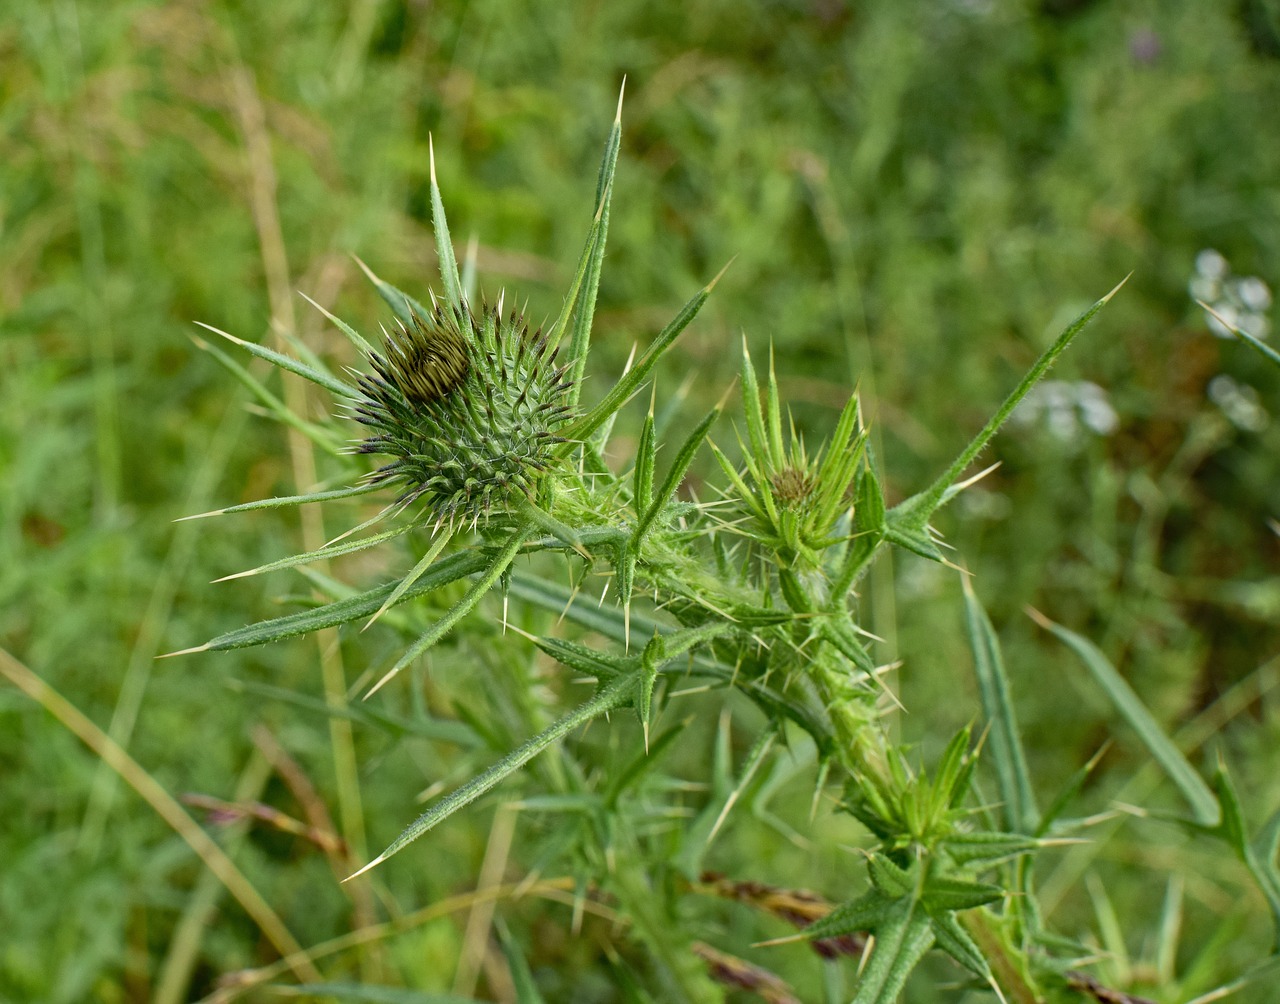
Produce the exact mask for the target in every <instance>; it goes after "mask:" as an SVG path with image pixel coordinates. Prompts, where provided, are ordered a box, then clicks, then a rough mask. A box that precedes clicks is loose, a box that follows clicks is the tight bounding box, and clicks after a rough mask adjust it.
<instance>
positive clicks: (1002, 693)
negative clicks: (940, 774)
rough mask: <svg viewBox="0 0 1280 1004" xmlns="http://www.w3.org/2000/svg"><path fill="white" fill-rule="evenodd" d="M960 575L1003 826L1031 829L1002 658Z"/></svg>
mask: <svg viewBox="0 0 1280 1004" xmlns="http://www.w3.org/2000/svg"><path fill="white" fill-rule="evenodd" d="M961 578H962V580H963V582H962V584H963V586H964V609H965V622H966V624H967V626H968V628H969V645H970V647H971V648H972V650H973V670H974V675H975V676H977V678H978V692H979V694H980V695H981V697H982V708H983V711H985V712H986V715H987V721H989V722H990V723H991V735H990V739H989V742H990V746H991V759H992V761H993V762H994V763H995V767H996V782H997V784H998V785H999V788H1000V801H1001V803H1002V805H1001V814H1002V815H1003V817H1004V826H1005V828H1006V829H1009V830H1012V831H1014V832H1017V833H1032V832H1034V830H1035V828H1036V826H1037V825H1038V819H1037V816H1038V815H1039V812H1038V810H1037V809H1036V798H1035V791H1034V789H1032V787H1031V775H1030V772H1029V771H1028V770H1027V759H1026V755H1025V753H1024V751H1023V748H1022V733H1021V732H1020V730H1019V729H1018V719H1017V715H1016V713H1015V712H1014V707H1013V697H1012V695H1011V694H1010V692H1009V678H1008V676H1007V675H1006V674H1005V670H1004V659H1003V657H1002V656H1001V654H1000V639H998V638H997V637H996V633H995V629H994V628H993V627H992V626H991V619H990V618H989V617H988V616H987V612H986V610H984V609H983V607H982V603H981V602H980V601H979V600H978V597H977V596H976V595H975V594H974V591H973V585H972V583H971V582H970V581H969V577H968V576H967V575H965V576H962V577H961Z"/></svg>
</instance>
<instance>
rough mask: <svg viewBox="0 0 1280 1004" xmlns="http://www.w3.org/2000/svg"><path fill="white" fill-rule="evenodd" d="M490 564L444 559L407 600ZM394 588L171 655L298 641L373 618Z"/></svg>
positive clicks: (477, 555) (475, 555)
mask: <svg viewBox="0 0 1280 1004" xmlns="http://www.w3.org/2000/svg"><path fill="white" fill-rule="evenodd" d="M487 563H488V559H487V558H486V556H485V554H484V552H482V551H480V550H479V549H474V550H469V551H460V552H458V553H457V554H451V555H449V556H448V557H447V558H442V559H440V561H438V562H436V564H435V566H434V567H433V568H432V569H430V570H429V571H428V572H427V574H425V575H424V576H423V577H422V578H421V579H419V580H418V581H417V582H416V583H414V585H413V587H412V588H411V589H408V590H406V591H405V595H404V599H406V600H407V599H411V598H413V597H415V596H421V595H422V594H423V593H428V592H430V591H431V590H433V589H439V588H440V587H441V586H446V585H448V584H449V583H450V582H456V581H457V580H458V579H461V578H465V577H466V576H468V575H474V574H475V573H476V572H478V571H480V570H481V569H483V568H484V567H485V565H486V564H487ZM394 588H395V586H394V585H393V584H391V583H388V584H387V585H384V586H375V587H374V588H373V589H367V590H365V591H364V592H360V593H356V594H355V595H353V596H349V597H346V598H344V599H340V600H335V601H334V602H332V603H326V604H324V605H323V606H320V607H316V608H314V609H311V610H301V611H299V612H297V613H293V614H286V615H285V616H283V617H276V618H273V619H272V620H268V621H261V622H259V623H257V624H250V625H249V626H248V627H242V628H237V629H236V630H234V631H228V632H226V633H225V634H220V635H218V637H216V638H214V639H212V640H211V641H208V642H206V643H205V644H203V645H200V646H198V647H197V648H191V649H186V650H184V651H182V652H171V653H169V654H170V655H186V654H189V653H192V652H221V651H225V650H227V649H232V648H249V647H251V646H254V645H265V644H267V643H268V642H273V641H281V640H283V639H285V638H294V637H296V636H298V635H301V634H307V633H309V632H311V631H319V630H320V629H321V628H329V627H337V626H338V625H340V624H348V623H350V622H351V621H354V620H359V619H360V618H363V617H368V616H369V615H370V614H372V613H373V612H374V611H375V610H377V609H378V607H379V606H380V605H381V604H382V601H383V600H384V599H386V598H387V596H388V595H390V593H391V591H392V590H393V589H394Z"/></svg>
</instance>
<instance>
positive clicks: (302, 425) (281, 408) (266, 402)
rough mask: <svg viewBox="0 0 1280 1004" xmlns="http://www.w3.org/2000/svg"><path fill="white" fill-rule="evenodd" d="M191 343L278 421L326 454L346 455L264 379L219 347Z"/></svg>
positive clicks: (204, 343) (194, 339)
mask: <svg viewBox="0 0 1280 1004" xmlns="http://www.w3.org/2000/svg"><path fill="white" fill-rule="evenodd" d="M192 341H194V342H195V343H196V345H197V346H198V347H199V348H201V349H203V350H204V351H205V352H208V353H209V355H211V356H213V358H214V359H216V360H217V361H218V362H219V363H220V364H221V365H222V367H223V368H224V369H225V370H226V371H227V372H228V373H230V374H231V375H232V376H233V377H235V378H236V379H237V380H239V381H240V382H241V383H242V384H244V386H245V387H247V388H248V389H249V391H250V393H252V394H253V396H254V397H256V398H257V399H258V400H259V401H261V402H262V404H263V406H264V407H265V408H266V409H267V411H269V412H270V413H271V414H272V415H273V416H274V417H275V418H276V420H277V421H279V422H282V423H283V424H285V425H288V426H290V427H292V428H294V429H297V430H298V431H299V432H301V433H302V434H303V435H304V436H306V437H307V438H308V439H310V440H311V441H312V442H313V443H315V444H316V445H317V446H319V447H320V448H321V449H322V450H324V451H325V452H326V453H329V454H332V455H334V456H338V455H340V454H341V453H342V452H343V451H342V449H341V448H340V447H339V445H338V443H337V442H336V440H335V439H334V437H333V436H331V435H330V434H329V433H328V432H327V431H326V430H324V429H322V428H321V427H320V426H318V425H315V424H313V423H311V422H308V421H306V419H304V418H302V417H301V416H300V415H297V414H296V413H294V412H293V411H291V410H290V409H289V407H288V406H287V405H286V404H285V403H284V402H283V401H281V400H280V398H278V397H277V396H276V395H275V394H273V393H271V391H269V390H268V389H267V387H266V385H265V384H264V383H263V382H262V381H261V380H259V379H258V378H257V377H255V376H254V375H253V374H252V373H250V372H249V371H248V370H247V369H245V368H244V367H243V366H241V365H240V364H239V363H238V362H236V361H235V360H234V359H232V358H231V357H230V356H229V355H227V354H226V353H225V352H223V351H222V350H221V349H219V348H218V347H217V346H214V345H210V344H209V343H208V342H206V341H204V340H203V339H201V338H195V337H194V336H193V337H192Z"/></svg>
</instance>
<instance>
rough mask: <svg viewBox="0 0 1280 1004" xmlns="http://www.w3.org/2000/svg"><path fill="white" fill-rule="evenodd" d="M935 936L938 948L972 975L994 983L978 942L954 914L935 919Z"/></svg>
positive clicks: (936, 916)
mask: <svg viewBox="0 0 1280 1004" xmlns="http://www.w3.org/2000/svg"><path fill="white" fill-rule="evenodd" d="M933 936H934V938H935V939H937V942H938V947H939V948H940V949H942V950H943V951H944V952H946V953H947V954H948V955H950V956H951V957H952V958H953V959H955V960H956V962H958V963H960V965H962V966H964V967H965V968H966V969H968V970H969V971H970V972H972V973H976V974H977V975H979V976H981V977H982V978H983V979H984V980H986V981H987V983H988V984H990V983H992V982H993V981H994V977H993V976H992V974H991V967H990V966H989V965H988V964H987V960H986V957H985V956H984V955H983V954H982V949H981V948H979V947H978V944H977V942H975V941H974V940H973V938H971V937H970V936H969V932H968V931H966V930H965V929H964V927H963V926H961V924H960V921H959V919H958V918H957V917H956V915H955V914H954V913H940V914H935V915H934V917H933Z"/></svg>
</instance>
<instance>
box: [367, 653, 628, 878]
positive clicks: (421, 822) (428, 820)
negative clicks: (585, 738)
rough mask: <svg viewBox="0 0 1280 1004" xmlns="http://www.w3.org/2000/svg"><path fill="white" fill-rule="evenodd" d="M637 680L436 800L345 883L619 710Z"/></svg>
mask: <svg viewBox="0 0 1280 1004" xmlns="http://www.w3.org/2000/svg"><path fill="white" fill-rule="evenodd" d="M638 680H639V674H638V673H637V674H636V675H634V676H623V677H619V678H618V679H616V680H615V681H614V682H613V683H611V684H609V685H608V686H607V687H605V688H603V689H602V690H601V691H600V692H599V693H597V694H596V695H595V697H593V698H591V700H589V701H587V702H586V703H585V704H583V705H581V706H579V707H577V708H575V709H574V710H573V711H571V712H569V713H568V714H567V715H565V716H564V717H563V718H561V719H560V720H559V721H557V722H555V724H553V725H551V726H550V727H548V728H546V729H544V730H543V731H542V732H540V733H538V734H537V735H536V736H534V737H533V738H532V739H529V740H527V741H526V742H525V743H524V744H523V745H521V746H520V747H518V748H517V749H514V750H512V751H511V752H510V753H508V754H507V755H506V756H505V757H503V758H502V759H501V760H499V761H498V762H497V763H495V764H494V765H493V766H492V767H490V768H489V769H488V770H486V771H485V772H484V773H483V774H481V775H479V776H478V777H474V778H472V779H471V780H470V781H468V782H467V783H466V784H464V785H463V786H462V787H461V788H458V789H457V790H456V791H454V792H452V793H451V794H449V795H446V796H445V797H444V798H442V799H440V801H438V802H436V803H435V804H434V805H433V806H431V808H430V809H428V810H427V811H426V812H424V813H423V814H422V815H421V816H419V817H418V818H417V819H415V820H414V821H413V822H412V823H410V824H409V826H408V827H406V828H405V830H404V832H403V833H401V834H400V836H398V837H396V839H395V840H393V841H392V842H391V844H390V845H389V846H388V847H387V849H386V850H384V851H383V852H382V853H381V854H379V855H378V856H377V857H376V858H374V859H373V860H372V861H370V862H369V863H368V864H367V865H365V866H364V867H363V868H361V869H360V870H359V871H358V872H356V873H355V874H354V875H351V876H350V877H349V878H348V879H347V881H350V880H351V879H353V878H355V877H356V876H357V875H362V874H364V873H365V872H367V871H368V870H369V869H370V868H374V867H376V866H377V865H380V864H381V863H382V862H383V861H386V860H387V858H389V857H391V856H392V855H393V854H395V853H397V852H398V851H401V850H403V849H404V848H405V847H406V846H408V845H409V844H411V843H413V841H415V840H417V839H418V838H419V837H420V836H422V835H423V834H424V833H426V832H427V831H428V830H430V829H431V828H432V827H434V826H436V825H438V824H439V823H441V822H442V821H443V820H445V819H448V818H449V817H450V816H451V815H453V814H454V813H455V812H457V811H458V810H459V809H461V808H462V807H463V806H465V805H468V804H470V803H471V802H474V801H475V800H476V799H477V798H479V797H480V796H481V795H483V794H484V793H485V792H487V791H488V790H489V789H491V788H493V787H494V786H495V785H497V784H498V783H499V782H501V781H502V780H503V779H505V778H506V777H508V776H510V775H511V774H514V773H515V772H516V771H518V770H519V769H520V768H521V767H523V766H524V765H525V764H526V763H528V762H529V761H530V760H532V759H533V758H534V757H535V756H537V755H538V754H539V753H541V752H542V751H543V750H545V749H546V748H547V747H548V746H550V745H551V744H552V743H554V742H556V741H557V740H559V739H562V738H564V737H565V736H567V735H568V734H569V733H570V732H572V731H573V730H574V729H576V728H578V726H580V725H585V724H586V723H587V722H589V721H591V719H593V718H596V717H598V716H600V715H603V714H605V713H606V712H608V711H612V710H613V709H615V708H618V707H621V706H622V705H623V704H625V703H626V702H627V701H628V700H630V698H631V692H632V691H633V690H634V689H635V687H636V684H637V682H638Z"/></svg>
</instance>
